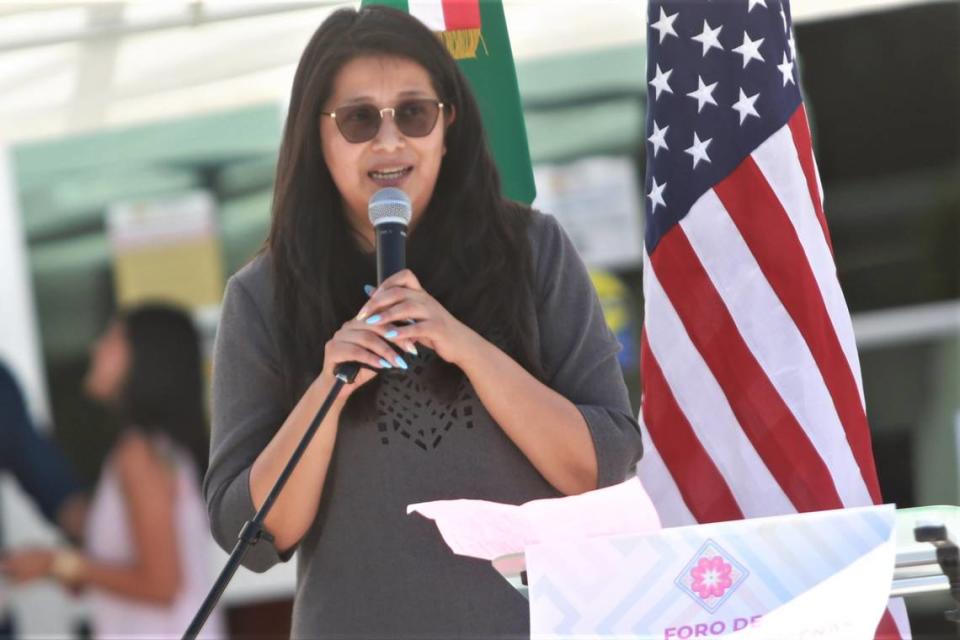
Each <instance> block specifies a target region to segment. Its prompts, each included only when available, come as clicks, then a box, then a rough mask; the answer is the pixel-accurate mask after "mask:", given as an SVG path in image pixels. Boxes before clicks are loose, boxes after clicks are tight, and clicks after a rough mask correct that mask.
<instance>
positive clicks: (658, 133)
mask: <svg viewBox="0 0 960 640" xmlns="http://www.w3.org/2000/svg"><path fill="white" fill-rule="evenodd" d="M669 128H670V125H667V126H665V127H664V128H663V129H661V128H660V126H659V125H658V124H657V121H656V120H654V121H653V134H652V135H651V136H650V137H649V138H647V139H648V140H649V141H650V143H651V144H653V157H657V152H658V151H660V149H666V150H667V151H669V150H670V147H668V146H667V139H666V137H667V129H669Z"/></svg>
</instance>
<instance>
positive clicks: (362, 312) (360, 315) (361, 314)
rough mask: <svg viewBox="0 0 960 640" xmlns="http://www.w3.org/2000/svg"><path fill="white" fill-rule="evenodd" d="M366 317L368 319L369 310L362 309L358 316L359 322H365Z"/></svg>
mask: <svg viewBox="0 0 960 640" xmlns="http://www.w3.org/2000/svg"><path fill="white" fill-rule="evenodd" d="M366 317H367V310H366V309H360V313H358V314H357V320H363V319H364V318H366Z"/></svg>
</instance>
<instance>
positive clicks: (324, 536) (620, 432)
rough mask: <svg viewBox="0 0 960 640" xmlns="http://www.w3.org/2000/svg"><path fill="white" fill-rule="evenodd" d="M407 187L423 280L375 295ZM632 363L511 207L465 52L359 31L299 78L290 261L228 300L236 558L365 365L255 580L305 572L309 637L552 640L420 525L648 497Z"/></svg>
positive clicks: (318, 46)
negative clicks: (622, 488) (376, 204)
mask: <svg viewBox="0 0 960 640" xmlns="http://www.w3.org/2000/svg"><path fill="white" fill-rule="evenodd" d="M384 187H396V188H399V189H401V190H403V191H404V192H405V193H406V194H407V196H408V197H409V199H410V202H411V208H412V220H411V222H410V231H409V241H408V244H407V249H406V251H407V256H408V263H407V264H408V265H409V266H410V268H409V269H404V270H402V271H400V272H398V273H396V274H394V275H393V276H391V277H390V278H388V279H387V280H385V281H384V282H383V283H381V284H380V285H379V286H378V287H373V286H368V287H366V288H365V287H364V285H365V284H368V285H369V283H372V282H375V276H376V258H375V250H374V247H375V241H374V228H373V225H372V224H371V222H370V220H369V218H368V215H367V204H368V202H369V200H370V198H371V197H372V196H373V195H374V193H376V192H377V191H378V190H380V189H381V188H384ZM368 295H369V296H370V297H369V299H367V297H366V296H368ZM408 320H415V321H416V322H415V323H413V324H411V323H409V322H407V321H408ZM618 349H619V347H618V345H617V342H616V339H615V338H614V337H613V336H612V335H611V333H610V331H609V329H607V327H606V324H605V322H604V319H603V314H602V311H601V307H600V304H599V301H598V300H597V296H596V294H595V292H594V290H593V287H592V285H591V283H590V279H589V277H588V275H587V272H586V269H585V268H584V266H583V263H582V262H581V260H580V258H579V257H578V255H577V253H576V251H575V249H574V248H573V245H572V243H571V242H570V240H569V238H567V236H566V235H565V234H564V232H563V231H562V229H561V228H560V226H559V224H558V223H557V222H556V220H555V219H553V218H552V217H550V216H546V215H543V214H540V213H538V212H534V211H532V210H531V209H529V208H528V207H526V206H524V205H521V204H519V203H515V202H512V201H509V200H507V199H505V198H504V197H503V196H502V195H501V189H500V179H499V176H498V174H497V169H496V166H495V165H494V162H493V160H492V157H491V154H490V151H489V149H488V147H487V143H486V141H485V136H484V130H483V125H482V122H481V119H480V113H479V109H478V107H477V103H476V101H475V98H474V97H473V95H472V93H471V91H470V88H469V86H468V84H467V80H466V79H465V77H464V76H463V74H462V72H461V71H460V70H459V68H458V67H457V64H456V62H455V61H454V59H453V58H452V57H451V55H450V54H449V52H448V51H447V49H446V47H445V46H444V45H443V43H442V42H441V41H440V40H439V39H438V38H437V37H436V35H434V34H433V33H432V32H431V31H430V30H429V29H428V28H427V27H426V26H424V25H423V24H422V23H421V22H419V21H418V20H417V19H416V18H414V17H412V16H410V15H408V14H406V13H404V12H400V11H396V10H394V9H389V8H387V7H383V6H369V7H364V8H362V9H360V10H359V11H355V10H351V9H342V10H339V11H336V12H335V13H333V14H332V15H331V16H330V17H329V18H328V19H327V20H325V21H324V23H323V24H322V25H321V26H320V28H319V29H318V30H317V32H316V33H315V34H314V36H313V38H312V39H311V41H310V43H309V44H308V45H307V48H306V50H305V51H304V53H303V55H302V57H301V59H300V63H299V65H298V68H297V72H296V76H295V79H294V84H293V89H292V96H291V100H290V110H289V113H288V116H287V120H286V125H285V130H284V135H283V142H282V146H281V150H280V158H279V163H278V169H277V179H276V193H275V195H274V201H273V221H272V228H271V231H270V236H269V239H268V241H267V246H266V248H265V250H264V251H263V252H262V253H261V255H259V256H258V257H256V258H255V259H254V260H253V261H252V262H251V263H249V264H248V265H247V266H246V267H244V268H243V269H242V270H241V271H240V272H238V273H237V274H236V275H234V276H233V277H232V278H231V279H230V281H229V283H228V286H227V291H226V294H225V297H224V303H223V310H222V315H221V321H220V326H219V329H218V334H217V339H216V348H215V356H214V367H213V369H214V385H213V386H214V392H213V436H212V452H211V460H210V471H209V473H208V475H207V478H206V481H205V482H206V484H205V495H206V498H207V503H208V508H209V509H210V513H211V524H212V527H213V531H214V537H215V538H216V539H217V541H218V542H219V543H220V544H221V545H222V546H223V547H224V548H227V549H229V548H231V547H232V546H233V544H234V542H235V540H236V536H237V534H238V532H239V531H240V529H241V527H242V526H243V524H244V522H245V521H249V520H251V519H252V518H253V515H254V512H255V510H256V509H257V508H258V507H260V506H261V505H262V504H263V502H264V499H265V497H266V495H267V494H268V492H269V490H270V488H271V487H272V486H273V484H274V482H275V481H276V479H277V477H278V476H279V474H280V471H281V469H282V468H283V467H284V465H285V464H286V462H287V461H288V460H289V458H290V456H291V453H292V452H293V450H294V449H295V447H296V446H297V444H298V443H299V441H300V439H301V437H302V435H303V433H304V432H305V431H306V429H307V426H308V425H309V424H310V422H311V420H312V419H313V417H314V415H315V414H316V413H317V410H318V409H319V407H320V405H321V403H322V402H323V400H324V399H325V398H326V396H327V393H328V391H329V390H330V389H331V387H332V386H333V384H334V369H335V368H336V367H337V365H339V364H341V363H347V362H358V363H361V364H362V365H363V368H362V369H361V370H360V373H359V374H358V375H357V377H356V379H355V381H354V382H353V383H351V384H348V385H346V386H345V387H344V388H343V391H342V393H341V395H340V396H339V397H338V398H337V399H336V401H335V402H334V403H333V405H332V407H331V410H330V413H329V414H327V416H326V418H325V420H324V422H323V423H322V425H321V426H320V429H319V431H318V432H317V435H316V437H315V438H314V439H313V441H312V443H311V445H310V446H309V447H308V448H307V450H306V453H305V455H304V457H303V459H302V460H301V461H300V463H299V465H298V466H297V468H296V470H295V471H294V472H293V474H292V475H291V477H290V480H289V482H288V483H287V485H286V487H285V489H284V491H283V492H282V493H281V494H280V495H279V498H278V499H277V501H276V503H275V505H274V508H273V510H272V511H271V512H270V515H269V516H268V517H267V518H266V522H265V527H266V530H267V533H268V534H269V536H268V537H266V538H264V539H262V540H260V541H259V542H258V543H257V544H256V545H254V546H253V547H252V548H251V549H250V550H249V552H248V553H247V554H246V556H245V559H244V563H245V565H246V566H248V567H250V568H252V569H254V570H259V571H263V570H265V569H267V568H268V567H270V566H271V565H273V564H275V563H276V562H278V561H281V560H283V559H287V558H289V557H290V555H291V554H292V553H293V551H294V549H299V553H298V558H299V561H298V568H297V569H298V570H297V592H296V597H295V601H294V611H293V630H292V635H293V636H294V637H298V638H311V639H318V638H364V639H366V638H423V637H431V638H445V639H447V638H449V639H453V638H464V637H470V638H485V639H489V638H519V637H529V607H528V603H527V601H526V600H525V599H524V598H523V597H522V596H520V595H519V594H517V593H516V592H515V590H514V589H513V588H512V587H511V586H510V585H509V584H508V583H507V582H506V581H505V580H504V579H503V578H502V577H501V576H500V575H499V574H498V573H497V572H496V571H495V570H494V569H493V567H492V566H491V565H490V563H489V562H485V561H482V560H478V559H475V558H465V557H461V556H457V555H455V554H454V553H453V552H451V551H450V550H449V549H448V548H447V547H446V546H445V545H444V543H443V541H442V539H441V537H440V535H439V533H438V532H437V530H436V527H435V526H434V525H433V523H431V522H429V521H427V520H426V519H423V518H419V517H410V516H407V515H406V506H407V505H408V504H411V503H416V502H424V501H430V500H439V499H455V498H474V499H483V500H491V501H496V502H501V503H510V504H520V503H523V502H527V501H529V500H533V499H537V498H552V497H558V496H561V495H566V494H578V493H582V492H585V491H589V490H591V489H596V488H597V487H603V486H609V485H612V484H616V483H620V482H622V481H624V480H625V479H626V478H627V477H628V476H629V475H630V473H631V470H632V468H633V467H634V466H635V464H636V462H637V460H638V459H639V457H640V453H641V444H640V432H639V429H638V426H637V424H636V420H635V419H634V417H633V411H632V409H631V408H630V403H629V400H628V397H627V392H626V388H625V387H624V381H623V377H622V374H621V372H620V367H619V365H618V363H617V355H616V354H617V351H618Z"/></svg>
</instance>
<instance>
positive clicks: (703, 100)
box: [687, 76, 717, 113]
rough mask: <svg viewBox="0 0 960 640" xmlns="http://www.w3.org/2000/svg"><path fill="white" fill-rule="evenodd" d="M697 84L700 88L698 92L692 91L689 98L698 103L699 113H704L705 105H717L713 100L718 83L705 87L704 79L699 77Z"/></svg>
mask: <svg viewBox="0 0 960 640" xmlns="http://www.w3.org/2000/svg"><path fill="white" fill-rule="evenodd" d="M697 83H698V84H699V86H698V87H697V90H696V91H691V92H690V93H688V94H687V96H689V97H691V98H694V99H695V100H696V101H697V113H700V112H701V111H703V105H705V104H707V103H709V104H712V105H716V104H717V101H716V100H714V99H713V90H714V89H715V88H716V86H717V83H716V82H714V83H713V84H709V85H705V84H703V77H701V76H697Z"/></svg>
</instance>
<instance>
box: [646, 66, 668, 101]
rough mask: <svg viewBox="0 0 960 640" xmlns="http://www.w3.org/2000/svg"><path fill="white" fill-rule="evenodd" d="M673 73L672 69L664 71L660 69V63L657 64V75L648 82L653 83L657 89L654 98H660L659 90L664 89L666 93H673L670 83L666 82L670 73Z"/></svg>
mask: <svg viewBox="0 0 960 640" xmlns="http://www.w3.org/2000/svg"><path fill="white" fill-rule="evenodd" d="M671 73H673V69H667V70H666V71H661V70H660V65H657V75H656V77H654V79H653V80H651V81H650V84H651V85H653V87H654V88H656V90H657V96H656V98H654V99H655V100H659V99H660V92H661V91H666V92H667V93H673V89H671V88H670V85H669V84H667V80H669V79H670V74H671Z"/></svg>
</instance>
